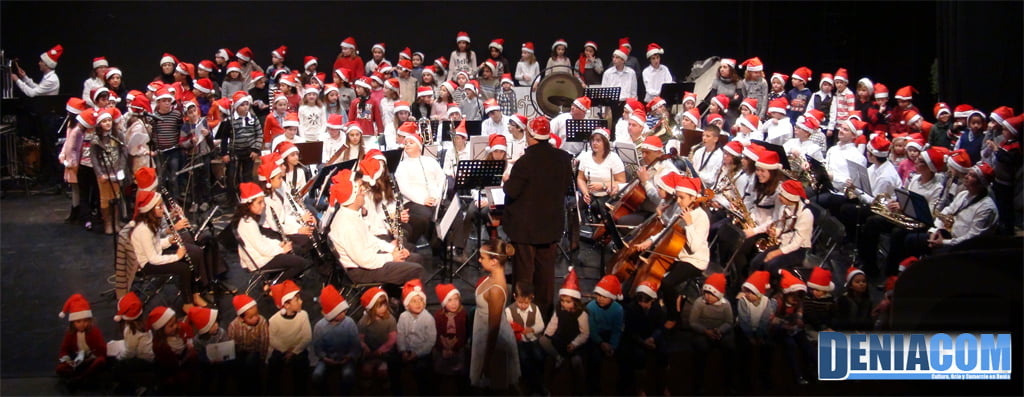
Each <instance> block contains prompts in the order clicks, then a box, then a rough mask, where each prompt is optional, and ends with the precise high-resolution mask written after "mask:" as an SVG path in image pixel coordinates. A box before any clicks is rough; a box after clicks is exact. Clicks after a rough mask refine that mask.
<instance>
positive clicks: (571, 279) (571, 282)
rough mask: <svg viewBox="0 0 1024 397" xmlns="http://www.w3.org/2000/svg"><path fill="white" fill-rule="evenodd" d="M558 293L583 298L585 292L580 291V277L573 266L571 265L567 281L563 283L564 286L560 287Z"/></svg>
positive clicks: (566, 277)
mask: <svg viewBox="0 0 1024 397" xmlns="http://www.w3.org/2000/svg"><path fill="white" fill-rule="evenodd" d="M558 295H565V296H570V297H573V298H576V299H583V294H581V293H580V283H579V279H578V278H577V277H576V269H575V268H573V267H572V266H569V273H568V274H566V275H565V282H563V283H562V288H559V289H558Z"/></svg>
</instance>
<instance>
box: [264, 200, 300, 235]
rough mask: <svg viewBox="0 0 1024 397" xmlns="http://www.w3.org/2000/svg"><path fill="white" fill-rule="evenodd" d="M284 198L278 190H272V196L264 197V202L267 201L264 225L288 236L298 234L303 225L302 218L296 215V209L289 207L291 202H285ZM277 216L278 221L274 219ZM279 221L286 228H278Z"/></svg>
mask: <svg viewBox="0 0 1024 397" xmlns="http://www.w3.org/2000/svg"><path fill="white" fill-rule="evenodd" d="M283 200H284V199H283V198H282V197H281V193H280V192H277V191H271V194H270V196H269V197H267V198H266V199H264V201H263V202H264V203H266V208H265V209H264V210H263V220H262V222H263V227H265V228H267V229H270V230H274V231H277V232H278V233H282V234H284V235H286V236H287V235H289V234H296V233H298V232H299V228H300V227H302V220H301V219H299V218H298V217H296V214H295V213H294V210H292V208H290V207H289V206H291V204H289V203H285V202H284V201H283ZM300 216H301V214H300ZM275 217H277V220H276V221H275V220H274V218H275ZM277 222H281V227H282V228H284V230H280V229H278V228H277Z"/></svg>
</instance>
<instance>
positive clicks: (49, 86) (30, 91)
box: [14, 70, 88, 98]
mask: <svg viewBox="0 0 1024 397" xmlns="http://www.w3.org/2000/svg"><path fill="white" fill-rule="evenodd" d="M14 83H15V84H17V85H18V88H19V89H21V92H24V93H25V95H26V96H29V97H36V96H47V95H57V92H58V91H60V79H58V78H57V72H54V71H52V70H51V71H49V72H46V74H44V75H43V78H41V79H39V84H36V83H35V82H34V81H32V79H29V78H28V76H27V75H26V76H25V77H22V78H21V79H19V80H15V81H14ZM86 98H88V96H86Z"/></svg>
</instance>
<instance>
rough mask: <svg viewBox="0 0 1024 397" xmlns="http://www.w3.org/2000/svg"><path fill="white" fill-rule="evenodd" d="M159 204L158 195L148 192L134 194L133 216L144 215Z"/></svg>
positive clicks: (141, 191)
mask: <svg viewBox="0 0 1024 397" xmlns="http://www.w3.org/2000/svg"><path fill="white" fill-rule="evenodd" d="M157 204H160V195H159V194H156V192H153V191H150V190H140V191H139V192H138V193H136V194H135V214H139V213H146V212H149V211H152V210H153V208H156V206H157Z"/></svg>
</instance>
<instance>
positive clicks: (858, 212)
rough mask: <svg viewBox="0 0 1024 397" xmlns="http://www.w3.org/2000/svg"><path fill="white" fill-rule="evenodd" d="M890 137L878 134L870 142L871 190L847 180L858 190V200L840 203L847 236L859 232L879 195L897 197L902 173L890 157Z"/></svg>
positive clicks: (869, 174)
mask: <svg viewBox="0 0 1024 397" xmlns="http://www.w3.org/2000/svg"><path fill="white" fill-rule="evenodd" d="M890 146H891V144H890V142H889V140H888V139H885V137H884V136H882V135H876V136H875V137H874V138H873V139H871V142H869V143H868V161H870V162H871V166H870V167H868V181H869V183H870V185H871V192H863V191H861V190H860V189H858V188H855V187H854V186H853V181H847V183H846V184H847V188H848V189H850V188H853V189H856V191H857V201H859V202H860V203H859V204H858V203H857V202H853V201H851V202H846V203H843V204H842V205H840V207H839V215H838V218H839V220H840V221H842V222H843V225H844V226H846V230H847V233H846V236H847V237H850V238H854V237H853V236H854V235H855V234H856V233H858V232H859V230H857V226H858V225H862V224H863V222H864V220H865V219H866V218H867V216H868V215H869V214H870V213H871V202H872V201H874V199H875V197H877V196H879V195H883V194H884V195H888V196H889V197H890V198H891V197H895V191H896V187H898V186H900V175H899V174H898V173H897V172H896V166H895V165H893V164H892V162H891V161H887V160H888V158H889V147H890Z"/></svg>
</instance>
